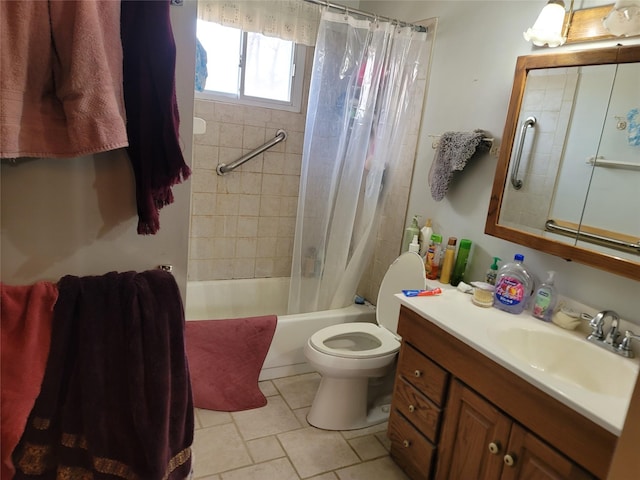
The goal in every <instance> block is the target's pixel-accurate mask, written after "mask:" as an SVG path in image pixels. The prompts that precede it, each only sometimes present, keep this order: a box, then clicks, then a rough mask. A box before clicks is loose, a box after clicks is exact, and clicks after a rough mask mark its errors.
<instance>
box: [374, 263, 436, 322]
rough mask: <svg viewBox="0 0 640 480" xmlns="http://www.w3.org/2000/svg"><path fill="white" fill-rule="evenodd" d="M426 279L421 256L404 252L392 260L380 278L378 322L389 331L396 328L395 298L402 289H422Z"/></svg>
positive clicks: (398, 309)
mask: <svg viewBox="0 0 640 480" xmlns="http://www.w3.org/2000/svg"><path fill="white" fill-rule="evenodd" d="M426 287H427V279H426V275H425V271H424V262H423V261H422V257H421V256H420V255H418V254H417V253H415V252H405V253H403V254H402V255H400V256H399V257H398V258H396V259H395V260H394V262H393V263H392V264H391V266H390V267H389V269H388V270H387V273H386V274H385V275H384V278H383V279H382V284H381V285H380V290H379V291H378V300H377V302H376V319H377V321H378V324H379V325H381V326H383V327H385V328H386V329H387V330H389V331H390V332H393V333H396V332H397V330H398V316H399V315H400V302H399V301H398V299H397V298H395V294H396V293H401V292H402V290H424V289H425V288H426Z"/></svg>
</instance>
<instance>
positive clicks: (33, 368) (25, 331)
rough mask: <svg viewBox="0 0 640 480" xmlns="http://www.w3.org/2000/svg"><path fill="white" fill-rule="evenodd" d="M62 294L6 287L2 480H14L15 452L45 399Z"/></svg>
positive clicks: (50, 287) (0, 309) (2, 302)
mask: <svg viewBox="0 0 640 480" xmlns="http://www.w3.org/2000/svg"><path fill="white" fill-rule="evenodd" d="M57 298H58V288H57V287H56V285H55V284H53V283H50V282H38V283H36V284H34V285H25V286H23V285H19V286H12V285H6V284H4V283H0V336H1V338H2V341H1V343H0V357H1V358H0V362H1V363H0V369H1V372H0V416H1V417H2V437H1V438H0V448H1V449H2V465H1V467H0V478H13V474H14V472H15V469H14V468H13V463H12V461H11V452H13V449H14V448H15V446H16V445H17V444H18V440H20V437H21V436H22V432H23V431H24V427H25V425H26V423H27V417H28V416H29V412H30V411H31V409H32V408H33V404H34V402H35V401H36V397H37V396H38V394H39V393H40V384H41V383H42V377H43V376H44V369H45V366H46V364H47V356H48V355H49V345H50V343H51V321H52V319H53V307H54V305H55V303H56V299H57Z"/></svg>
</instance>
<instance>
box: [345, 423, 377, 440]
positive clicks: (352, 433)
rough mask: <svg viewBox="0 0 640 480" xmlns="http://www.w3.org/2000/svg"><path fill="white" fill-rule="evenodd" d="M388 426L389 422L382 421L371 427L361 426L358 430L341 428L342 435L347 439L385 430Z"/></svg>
mask: <svg viewBox="0 0 640 480" xmlns="http://www.w3.org/2000/svg"><path fill="white" fill-rule="evenodd" d="M388 426H389V422H383V423H379V424H377V425H373V426H371V427H367V428H361V429H359V430H342V436H343V437H344V438H346V439H347V440H350V439H352V438H356V437H364V436H365V435H370V434H372V433H379V432H386V431H387V427H388Z"/></svg>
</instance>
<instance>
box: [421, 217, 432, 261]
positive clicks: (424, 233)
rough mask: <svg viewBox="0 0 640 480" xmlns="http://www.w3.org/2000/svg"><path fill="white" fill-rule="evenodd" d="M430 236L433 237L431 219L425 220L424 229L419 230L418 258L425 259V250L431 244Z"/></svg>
mask: <svg viewBox="0 0 640 480" xmlns="http://www.w3.org/2000/svg"><path fill="white" fill-rule="evenodd" d="M431 235H433V228H431V219H430V218H427V221H426V222H425V224H424V227H422V228H421V229H420V238H419V239H418V240H419V242H420V256H421V257H423V258H424V257H425V256H426V254H427V249H428V248H429V242H431Z"/></svg>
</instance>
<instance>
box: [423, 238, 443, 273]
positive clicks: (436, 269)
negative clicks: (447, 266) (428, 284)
mask: <svg viewBox="0 0 640 480" xmlns="http://www.w3.org/2000/svg"><path fill="white" fill-rule="evenodd" d="M441 266H442V235H440V234H439V233H434V234H433V235H431V244H430V245H429V248H428V249H427V258H426V260H425V265H424V267H425V272H426V274H427V278H428V279H429V280H435V279H436V278H438V277H439V276H440V267H441Z"/></svg>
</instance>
